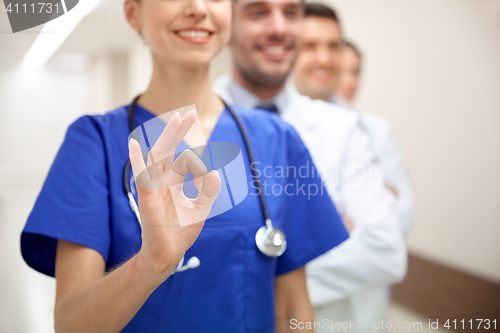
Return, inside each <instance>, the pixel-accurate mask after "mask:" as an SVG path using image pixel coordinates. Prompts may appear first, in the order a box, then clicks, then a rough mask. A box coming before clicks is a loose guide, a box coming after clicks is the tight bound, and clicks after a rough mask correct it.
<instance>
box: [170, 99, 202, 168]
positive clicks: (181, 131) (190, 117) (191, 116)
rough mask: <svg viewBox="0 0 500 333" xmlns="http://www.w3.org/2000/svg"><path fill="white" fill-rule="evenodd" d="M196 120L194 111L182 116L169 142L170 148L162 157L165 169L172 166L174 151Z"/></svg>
mask: <svg viewBox="0 0 500 333" xmlns="http://www.w3.org/2000/svg"><path fill="white" fill-rule="evenodd" d="M197 119H198V116H197V114H196V111H195V110H194V109H193V110H190V111H189V112H187V113H186V114H185V115H184V118H182V119H181V123H180V125H179V127H178V130H177V132H176V133H175V135H174V138H173V140H172V142H171V146H170V147H169V149H168V151H167V152H166V153H165V155H164V156H163V157H162V158H163V159H165V162H166V163H165V167H166V168H167V169H169V168H170V167H171V165H172V162H173V159H172V158H170V157H172V156H175V150H176V149H177V147H178V146H179V144H180V143H181V141H182V140H183V139H184V138H185V137H186V134H187V132H189V130H190V129H191V127H192V126H193V124H194V123H195V122H196V120H197Z"/></svg>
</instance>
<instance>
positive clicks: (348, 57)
mask: <svg viewBox="0 0 500 333" xmlns="http://www.w3.org/2000/svg"><path fill="white" fill-rule="evenodd" d="M360 72H361V52H360V51H359V49H358V48H357V47H356V46H355V45H354V44H353V43H351V42H349V41H347V40H345V39H344V40H343V41H342V52H341V66H340V75H339V79H338V87H337V89H335V87H334V89H332V91H334V92H335V91H336V93H337V94H336V95H337V96H339V97H341V98H342V99H343V100H344V101H346V102H348V103H352V100H353V99H354V97H355V96H356V92H357V91H358V85H359V76H360ZM334 95H335V93H334ZM331 98H332V99H333V98H335V97H334V96H332V97H331ZM332 102H334V100H333V101H332Z"/></svg>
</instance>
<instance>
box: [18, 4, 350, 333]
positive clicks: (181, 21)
mask: <svg viewBox="0 0 500 333" xmlns="http://www.w3.org/2000/svg"><path fill="white" fill-rule="evenodd" d="M125 14H126V17H127V20H128V22H129V24H130V25H131V27H132V28H133V29H135V30H136V31H138V32H139V33H141V34H142V36H143V37H144V39H145V40H146V42H147V44H148V45H149V47H150V49H151V56H152V59H153V76H152V79H151V82H150V85H149V87H148V89H147V90H146V91H145V92H144V94H143V95H142V96H141V97H140V98H139V100H138V105H137V106H136V107H135V109H134V122H135V124H136V126H139V125H141V124H144V123H145V122H147V121H148V120H151V119H153V118H154V117H155V116H157V115H160V114H163V113H165V112H168V111H170V110H174V109H177V108H179V107H183V106H185V105H189V104H195V105H196V106H197V113H198V116H199V119H200V121H201V125H202V129H203V132H204V135H205V137H207V138H209V140H208V142H209V143H215V142H230V143H234V144H235V145H237V146H239V147H240V149H241V154H242V157H243V161H244V165H245V172H246V176H247V181H248V184H246V185H247V187H248V191H249V193H248V195H246V197H245V198H244V199H243V200H242V201H241V202H240V203H239V204H237V205H235V207H234V208H232V209H230V210H228V211H226V212H224V213H222V214H219V215H216V216H214V217H211V218H208V219H207V220H206V221H205V222H204V223H203V221H202V222H200V223H194V224H191V225H188V226H185V227H180V226H178V221H177V220H176V219H177V217H176V214H175V213H174V214H173V213H172V211H173V210H174V209H173V201H174V200H175V198H174V199H173V198H172V193H170V192H169V191H167V190H152V189H146V188H142V187H141V186H137V194H136V200H138V203H139V209H140V217H141V221H142V228H141V225H139V223H138V221H137V219H136V218H135V215H134V213H133V212H132V210H131V209H130V207H129V202H128V198H127V197H126V195H124V192H123V167H124V165H125V164H126V163H127V161H128V160H129V159H130V161H131V164H132V169H133V174H134V177H135V178H136V180H137V177H138V175H139V174H143V173H141V172H142V171H143V170H144V168H145V165H144V161H143V160H142V154H141V151H140V147H139V145H138V144H137V142H135V141H133V140H130V143H129V140H128V137H129V134H130V129H129V125H128V118H127V107H128V106H123V107H120V108H117V109H115V110H112V111H109V112H107V113H106V114H104V115H94V116H83V117H81V118H79V119H78V120H76V121H75V122H74V123H73V124H72V125H71V126H70V127H69V129H68V131H67V133H66V137H65V139H64V142H63V144H62V146H61V148H60V150H59V152H58V154H57V156H56V158H55V160H54V163H53V165H52V167H51V169H50V171H49V174H48V176H47V179H46V180H45V183H44V185H43V188H42V190H41V193H40V195H39V197H38V199H37V201H36V203H35V206H34V208H33V210H32V212H31V214H30V216H29V219H28V221H27V223H26V226H25V228H24V230H23V233H22V235H21V250H22V254H23V257H24V259H25V260H26V262H27V263H28V264H29V265H30V266H31V267H33V268H34V269H36V270H37V271H39V272H42V273H44V274H46V275H49V276H55V277H56V281H57V294H56V306H55V329H56V332H231V333H237V332H247V331H259V332H275V331H277V332H284V331H287V330H288V329H289V328H290V320H292V319H295V320H297V321H298V322H301V321H312V320H313V312H312V308H311V306H310V303H309V300H308V297H307V289H306V286H305V274H304V265H305V264H306V263H307V262H308V261H310V260H312V259H314V258H315V257H317V256H319V255H321V254H322V253H324V252H326V251H328V250H330V249H331V248H333V247H335V246H336V245H338V244H339V243H340V242H342V241H343V240H345V239H346V238H347V233H346V231H345V229H344V227H343V224H342V222H341V220H340V218H339V217H338V214H337V212H336V210H335V208H334V206H333V204H332V201H331V200H330V198H329V197H328V194H327V193H326V191H325V190H324V188H323V186H322V184H321V179H320V178H319V177H318V176H317V174H313V171H315V170H313V169H312V165H313V164H312V161H311V158H310V156H309V153H308V152H307V150H306V148H305V146H304V144H303V143H302V141H301V140H300V138H299V136H298V135H297V133H296V132H295V130H293V129H292V128H291V127H290V126H289V125H287V124H285V123H283V122H282V121H280V119H279V118H278V117H276V116H274V115H271V114H269V113H268V112H267V111H263V110H246V109H243V108H240V107H236V106H235V107H234V109H235V111H236V112H237V113H238V115H239V116H240V117H241V119H242V121H243V124H244V126H245V128H246V131H247V132H248V136H249V138H250V145H251V147H252V150H253V151H254V154H255V161H256V163H254V164H253V166H252V168H257V170H258V173H260V174H261V179H262V183H263V188H262V190H263V191H264V194H265V199H266V202H267V205H268V207H269V213H270V216H271V218H272V220H273V224H274V225H275V226H276V227H279V228H280V229H282V230H284V231H285V233H286V235H287V241H288V247H287V249H286V251H285V253H284V254H283V255H282V256H280V257H269V256H266V255H264V254H262V253H261V252H260V251H259V249H258V248H257V246H256V245H255V234H256V232H257V230H258V229H259V228H260V227H261V226H262V225H264V219H263V213H262V206H261V204H260V202H259V196H258V193H257V192H258V189H257V188H256V187H255V186H254V182H253V181H252V170H251V166H250V160H249V157H248V156H249V155H248V151H247V149H246V147H245V142H244V140H243V137H242V133H241V131H240V129H239V127H238V125H237V123H236V122H235V119H234V118H233V117H232V115H231V113H230V112H229V110H228V109H227V108H225V107H224V105H223V103H222V102H221V100H220V99H219V98H218V97H217V96H216V95H215V94H214V93H213V92H212V89H211V80H210V71H209V66H210V61H211V60H212V59H213V58H214V57H215V56H216V55H217V53H218V52H219V51H220V50H221V48H222V47H223V45H224V43H225V42H226V41H227V38H228V31H229V27H230V19H231V4H230V2H229V1H227V0H185V1H159V0H138V1H134V0H126V1H125ZM298 15H300V14H298ZM193 117H195V114H193V113H191V114H186V115H185V116H184V117H183V118H181V117H180V116H178V115H177V116H174V117H173V118H172V119H171V120H170V121H169V123H168V125H167V127H166V128H165V131H164V132H163V134H162V135H161V136H160V137H159V138H158V140H157V141H156V143H154V144H155V146H154V148H153V150H154V149H158V151H157V153H158V154H159V155H161V156H165V152H168V151H171V150H172V149H173V148H175V146H177V145H178V144H179V143H180V140H181V139H182V137H183V135H184V133H185V131H186V130H187V129H188V128H189V126H190V125H191V123H192V122H193V121H194V120H193V119H194V118H193ZM152 155H154V153H152ZM176 161H177V160H176ZM174 164H175V163H174ZM176 168H177V169H176ZM165 169H166V170H165V173H166V174H168V172H170V171H173V172H176V173H177V174H178V175H180V176H182V175H184V174H186V173H187V172H188V171H191V172H193V173H197V172H198V173H199V174H200V175H201V176H200V178H197V179H198V180H201V179H203V181H202V182H201V181H197V182H195V183H196V185H197V188H198V189H199V192H200V194H199V195H200V197H201V199H200V197H198V199H199V200H198V199H196V200H198V201H197V202H194V201H190V204H189V205H186V211H185V212H183V213H186V214H199V216H206V215H207V213H208V211H209V210H210V208H211V206H212V204H213V202H214V200H216V199H215V197H216V196H217V193H219V187H220V183H221V180H222V181H223V185H224V182H225V180H224V177H219V176H218V174H217V173H216V172H210V173H205V171H204V170H202V169H203V166H202V165H200V164H199V161H198V160H197V159H196V158H195V157H193V156H192V155H191V157H189V156H188V157H186V160H185V161H184V163H180V164H179V165H177V167H175V166H173V165H172V166H170V165H169V166H168V167H167V165H166V164H165ZM167 169H169V170H167ZM174 169H176V170H174ZM301 170H302V171H301ZM305 170H306V171H307V174H306V175H305V174H304V171H305ZM294 171H295V172H294ZM160 173H161V172H160ZM138 185H140V184H138ZM221 193H222V190H221ZM217 200H218V199H217ZM217 200H216V202H217ZM214 207H215V206H214ZM176 225H177V226H176ZM183 256H186V258H190V257H192V256H196V257H198V258H199V259H200V261H201V265H200V266H199V267H197V268H195V269H190V270H186V271H184V272H179V273H175V274H174V275H171V273H172V272H173V270H174V268H175V266H176V265H177V263H178V262H179V260H180V259H181V258H182V257H183Z"/></svg>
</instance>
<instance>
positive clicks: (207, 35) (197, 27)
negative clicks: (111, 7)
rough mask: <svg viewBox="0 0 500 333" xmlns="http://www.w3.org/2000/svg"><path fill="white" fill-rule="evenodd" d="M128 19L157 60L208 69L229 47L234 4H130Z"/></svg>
mask: <svg viewBox="0 0 500 333" xmlns="http://www.w3.org/2000/svg"><path fill="white" fill-rule="evenodd" d="M125 15H126V17H127V20H128V22H129V24H130V25H131V26H132V28H133V29H134V30H136V31H138V32H140V33H141V34H142V35H143V37H144V39H145V40H146V42H147V44H148V46H149V47H150V49H151V53H152V54H153V57H156V58H157V59H159V60H160V61H168V62H169V63H172V64H176V65H180V66H189V67H198V66H203V65H207V64H209V63H210V61H211V60H212V59H213V58H214V57H215V56H216V55H217V54H218V53H219V52H220V50H221V49H222V47H223V46H224V44H225V43H226V41H227V39H228V35H229V28H230V25H231V2H230V0H138V1H136V0H126V1H125Z"/></svg>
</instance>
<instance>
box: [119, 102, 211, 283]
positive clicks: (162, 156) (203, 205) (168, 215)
mask: <svg viewBox="0 0 500 333" xmlns="http://www.w3.org/2000/svg"><path fill="white" fill-rule="evenodd" d="M196 119H197V115H196V112H195V111H194V110H192V111H189V112H188V113H187V114H186V115H185V116H184V118H181V117H180V115H179V113H176V114H174V115H173V116H172V117H171V118H170V121H169V122H168V124H167V126H166V127H165V129H164V130H163V133H162V134H161V135H160V137H159V138H158V140H157V141H156V143H155V145H154V147H153V148H152V149H151V151H150V152H149V154H148V163H147V164H148V167H147V168H146V166H145V164H144V160H143V156H142V152H141V147H140V145H139V143H138V142H137V141H136V140H134V139H131V140H130V142H129V154H130V162H131V165H132V170H133V173H134V179H135V183H136V187H137V193H138V198H139V201H138V206H139V212H140V216H141V224H142V248H141V250H140V252H139V253H138V258H139V259H140V260H141V262H142V263H143V264H145V265H146V267H150V268H151V269H152V271H153V272H155V273H160V274H161V273H168V274H170V272H171V271H172V270H173V269H174V268H175V266H177V264H178V262H179V261H180V259H181V258H182V257H183V256H184V253H185V252H186V251H187V250H188V249H189V248H190V247H191V246H192V245H193V243H194V241H195V240H196V238H197V237H198V235H199V234H200V231H201V229H202V228H203V225H204V223H205V219H206V218H207V216H208V214H209V213H210V209H211V208H212V205H213V203H214V201H215V199H216V198H217V195H218V194H219V190H220V184H221V180H220V177H219V174H218V173H217V172H216V171H211V172H209V173H207V169H206V167H205V165H204V164H203V162H202V161H201V160H200V159H199V158H198V156H196V154H195V153H194V152H193V151H191V150H185V151H184V152H183V153H182V154H181V155H180V156H179V157H178V158H177V159H176V160H175V162H174V156H175V149H176V147H177V146H178V145H179V143H180V142H181V141H182V139H183V138H184V136H185V135H186V133H187V132H188V131H189V129H190V128H191V126H192V125H193V123H194V122H195V121H196ZM189 172H191V173H193V179H194V184H195V186H196V188H197V189H198V190H199V194H198V196H197V197H196V198H195V199H189V198H187V197H186V196H185V195H184V193H183V192H182V186H183V182H184V176H185V175H186V174H187V173H189ZM167 277H168V276H167Z"/></svg>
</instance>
